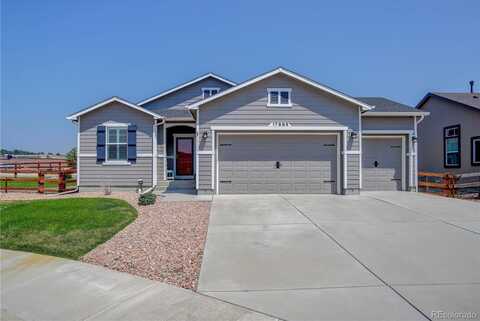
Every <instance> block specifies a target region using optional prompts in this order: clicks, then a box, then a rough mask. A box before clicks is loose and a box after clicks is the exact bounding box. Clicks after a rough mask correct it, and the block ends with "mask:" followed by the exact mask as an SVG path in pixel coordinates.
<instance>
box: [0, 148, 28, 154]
mask: <svg viewBox="0 0 480 321" xmlns="http://www.w3.org/2000/svg"><path fill="white" fill-rule="evenodd" d="M0 154H2V155H6V154H10V155H36V154H37V153H34V152H29V151H25V150H21V149H14V150H8V149H3V148H2V149H1V151H0Z"/></svg>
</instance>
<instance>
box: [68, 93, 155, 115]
mask: <svg viewBox="0 0 480 321" xmlns="http://www.w3.org/2000/svg"><path fill="white" fill-rule="evenodd" d="M113 102H118V103H121V104H122V105H125V106H127V107H130V108H133V109H136V110H138V111H141V112H143V113H145V114H149V115H150V116H153V118H155V119H163V117H162V116H160V115H158V114H156V113H154V112H152V111H150V110H147V109H145V108H142V107H140V106H137V105H135V104H132V103H130V102H128V101H126V100H123V99H122V98H119V97H112V98H110V99H107V100H104V101H102V102H99V103H98V104H96V105H93V106H92V107H89V108H87V109H84V110H82V111H79V112H78V113H76V114H72V115H70V116H68V117H67V119H68V120H77V119H78V117H80V116H82V115H84V114H87V113H89V112H91V111H93V110H95V109H98V108H101V107H103V106H105V105H108V104H110V103H113Z"/></svg>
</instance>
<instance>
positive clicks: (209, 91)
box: [202, 88, 220, 99]
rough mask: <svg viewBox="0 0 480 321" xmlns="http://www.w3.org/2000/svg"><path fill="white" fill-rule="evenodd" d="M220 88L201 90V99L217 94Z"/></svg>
mask: <svg viewBox="0 0 480 321" xmlns="http://www.w3.org/2000/svg"><path fill="white" fill-rule="evenodd" d="M219 91H220V88H202V93H203V99H205V98H208V97H210V96H213V95H216V94H218V92H219Z"/></svg>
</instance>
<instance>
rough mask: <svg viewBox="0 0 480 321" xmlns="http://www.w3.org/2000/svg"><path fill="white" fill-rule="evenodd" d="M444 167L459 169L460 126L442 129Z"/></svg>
mask: <svg viewBox="0 0 480 321" xmlns="http://www.w3.org/2000/svg"><path fill="white" fill-rule="evenodd" d="M443 144H444V151H445V155H444V167H447V168H448V167H451V168H452V167H453V168H460V125H455V126H449V127H445V128H444V129H443Z"/></svg>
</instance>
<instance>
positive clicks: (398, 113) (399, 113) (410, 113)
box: [362, 108, 430, 117]
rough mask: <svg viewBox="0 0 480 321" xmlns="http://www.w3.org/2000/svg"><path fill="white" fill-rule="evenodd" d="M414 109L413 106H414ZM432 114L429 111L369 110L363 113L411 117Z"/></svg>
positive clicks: (376, 115)
mask: <svg viewBox="0 0 480 321" xmlns="http://www.w3.org/2000/svg"><path fill="white" fill-rule="evenodd" d="M412 109H413V108H412ZM428 115H430V113H429V112H424V111H415V110H412V111H385V112H383V111H374V110H372V111H369V112H366V113H364V114H362V117H392V116H393V117H397V116H398V117H402V116H404V117H411V116H428Z"/></svg>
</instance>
